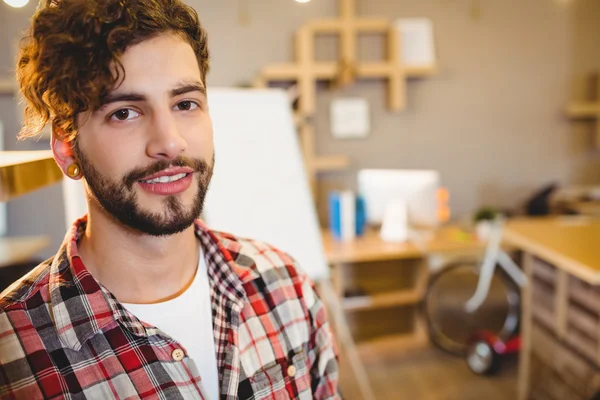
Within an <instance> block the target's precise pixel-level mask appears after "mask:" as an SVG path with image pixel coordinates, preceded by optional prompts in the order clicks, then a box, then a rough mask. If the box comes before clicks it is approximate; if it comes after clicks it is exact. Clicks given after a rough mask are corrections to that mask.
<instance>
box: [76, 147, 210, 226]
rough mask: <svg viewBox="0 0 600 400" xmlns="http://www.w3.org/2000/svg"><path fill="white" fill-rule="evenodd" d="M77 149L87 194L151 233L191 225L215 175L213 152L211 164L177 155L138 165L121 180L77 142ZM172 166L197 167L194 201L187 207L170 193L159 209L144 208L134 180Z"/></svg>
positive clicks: (124, 221)
mask: <svg viewBox="0 0 600 400" xmlns="http://www.w3.org/2000/svg"><path fill="white" fill-rule="evenodd" d="M74 150H75V155H76V157H77V161H78V162H79V166H80V168H81V174H82V176H83V178H84V179H85V182H86V184H87V187H88V190H87V192H88V196H90V197H91V199H92V201H95V202H96V203H97V204H99V205H100V207H101V208H102V209H104V210H105V211H106V212H107V213H108V215H109V216H111V217H112V218H113V219H114V220H116V221H118V222H120V223H121V224H123V225H125V226H127V227H129V228H131V229H134V230H136V231H138V232H141V233H144V234H147V235H151V236H168V235H173V234H176V233H179V232H182V231H184V230H185V229H187V228H189V227H190V226H191V225H192V224H193V223H194V220H195V219H196V218H198V217H199V216H200V214H201V213H202V210H203V207H204V199H205V198H206V192H207V191H208V186H209V184H210V180H211V178H212V173H213V167H214V154H213V159H212V163H211V164H210V165H209V164H208V163H207V162H206V161H204V160H202V159H194V158H187V157H177V158H175V159H173V160H159V161H157V162H155V163H154V164H152V165H150V166H147V167H143V168H136V169H134V170H132V171H130V172H129V173H127V174H126V175H125V176H124V177H123V178H122V179H121V180H113V179H112V178H109V177H107V176H104V175H102V173H100V171H98V170H97V169H96V168H95V167H94V166H93V165H92V163H91V162H89V160H88V159H87V158H86V157H85V156H84V154H83V153H82V152H81V150H80V149H79V146H78V144H77V143H75V146H74ZM171 166H174V167H189V168H191V169H192V170H193V171H194V174H195V175H196V179H197V181H198V185H197V188H196V194H195V196H194V199H193V202H192V204H191V205H189V206H187V207H186V206H185V205H184V204H183V203H182V201H181V199H179V198H178V197H177V196H176V195H169V196H165V198H164V199H163V201H162V203H163V204H162V210H161V211H160V212H153V211H149V210H144V209H143V208H142V207H141V206H140V205H139V202H138V196H137V194H136V192H135V191H134V185H135V183H136V182H138V181H140V180H142V179H143V178H144V177H146V176H149V175H152V174H155V173H157V172H160V171H162V170H164V169H167V168H169V167H171Z"/></svg>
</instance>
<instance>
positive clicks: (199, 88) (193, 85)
mask: <svg viewBox="0 0 600 400" xmlns="http://www.w3.org/2000/svg"><path fill="white" fill-rule="evenodd" d="M190 92H200V93H202V94H204V95H205V94H206V88H205V87H204V85H203V84H202V83H201V82H199V81H193V82H186V83H182V84H181V85H180V86H178V87H176V88H175V89H173V90H171V97H175V96H180V95H182V94H186V93H190Z"/></svg>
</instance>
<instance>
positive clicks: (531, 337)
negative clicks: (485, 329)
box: [504, 217, 600, 400]
mask: <svg viewBox="0 0 600 400" xmlns="http://www.w3.org/2000/svg"><path fill="white" fill-rule="evenodd" d="M504 240H505V242H507V243H508V244H510V245H513V246H515V247H518V248H520V249H522V250H523V251H524V253H525V256H524V262H523V269H524V270H525V272H526V274H527V277H528V279H529V284H528V285H527V287H526V288H524V289H523V293H522V304H523V312H522V318H523V321H522V332H521V336H522V348H521V357H520V365H519V399H521V400H525V399H528V398H561V399H562V398H564V399H567V398H568V399H574V400H575V399H585V400H587V399H590V398H591V397H592V396H593V395H594V394H595V392H596V391H598V390H599V389H600V383H599V382H600V372H599V371H600V370H599V368H598V367H599V366H600V322H599V321H600V287H599V286H598V285H600V220H595V219H590V218H585V217H583V218H582V217H560V218H554V219H536V220H515V221H511V222H509V223H508V224H507V226H506V229H505V232H504Z"/></svg>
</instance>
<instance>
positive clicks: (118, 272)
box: [78, 207, 199, 304]
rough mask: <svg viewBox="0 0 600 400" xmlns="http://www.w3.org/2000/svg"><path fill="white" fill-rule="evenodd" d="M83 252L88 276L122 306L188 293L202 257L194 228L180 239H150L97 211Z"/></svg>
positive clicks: (90, 220)
mask: <svg viewBox="0 0 600 400" xmlns="http://www.w3.org/2000/svg"><path fill="white" fill-rule="evenodd" d="M94 211H95V212H94ZM78 250H79V255H80V256H81V259H82V260H83V263H84V265H85V266H86V268H87V269H88V271H89V272H90V273H91V274H92V275H93V276H94V278H96V280H98V281H99V282H100V283H102V284H103V285H104V286H105V287H106V288H107V289H108V290H110V292H111V293H112V294H113V295H114V296H115V297H116V298H117V299H118V300H119V301H120V302H122V303H139V304H146V303H157V302H160V301H166V300H169V299H172V298H175V297H177V296H179V295H180V294H181V293H183V292H184V291H185V290H186V289H187V287H188V286H189V285H190V284H191V282H192V281H193V278H194V275H195V273H196V269H197V267H198V257H199V243H198V240H197V239H196V236H195V233H194V226H193V225H192V226H190V227H189V228H188V229H186V230H185V231H183V232H181V233H177V234H174V235H170V236H161V237H156V236H150V235H145V234H141V233H139V232H136V231H133V230H130V229H127V228H124V227H123V225H121V224H119V223H117V222H116V221H114V220H113V219H112V218H110V217H109V216H107V215H106V214H105V213H104V211H103V210H92V207H90V213H89V215H88V224H87V226H86V230H85V234H84V236H83V237H82V238H81V240H80V241H79V244H78Z"/></svg>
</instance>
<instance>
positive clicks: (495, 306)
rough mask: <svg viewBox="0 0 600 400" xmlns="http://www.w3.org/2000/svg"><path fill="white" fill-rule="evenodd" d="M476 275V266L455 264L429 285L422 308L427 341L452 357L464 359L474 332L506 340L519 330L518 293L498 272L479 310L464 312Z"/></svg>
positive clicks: (499, 271)
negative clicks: (452, 355)
mask: <svg viewBox="0 0 600 400" xmlns="http://www.w3.org/2000/svg"><path fill="white" fill-rule="evenodd" d="M479 271H480V266H479V264H476V263H474V262H457V263H453V264H451V265H449V266H448V267H446V268H444V269H442V270H441V271H440V272H439V273H437V274H435V275H433V276H432V278H431V279H430V281H429V285H428V288H427V293H426V294H425V299H424V304H423V306H424V314H425V320H426V322H427V328H428V333H429V339H430V340H431V342H432V343H433V344H434V345H435V346H437V347H439V348H440V349H442V350H445V351H447V352H449V353H451V354H455V355H459V356H464V355H465V352H466V348H467V344H468V340H469V337H470V336H471V335H472V334H473V333H475V332H477V331H481V330H486V331H489V332H493V333H495V334H496V335H498V336H499V337H500V338H501V339H504V340H506V339H508V338H509V337H511V336H512V335H514V334H515V333H516V332H517V330H518V328H519V327H518V325H519V315H520V295H519V290H518V288H517V286H516V285H515V283H514V282H513V281H512V280H511V279H509V278H508V277H507V276H506V274H505V273H503V272H502V271H501V270H500V269H499V268H496V271H495V273H494V277H493V279H492V283H491V286H490V291H489V294H488V296H487V298H486V300H485V302H484V303H483V304H482V306H481V307H480V308H479V309H478V310H477V311H475V312H474V313H468V312H467V311H466V310H465V303H466V302H467V300H469V299H470V298H471V296H472V295H473V293H475V288H476V287H477V282H478V280H479Z"/></svg>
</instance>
